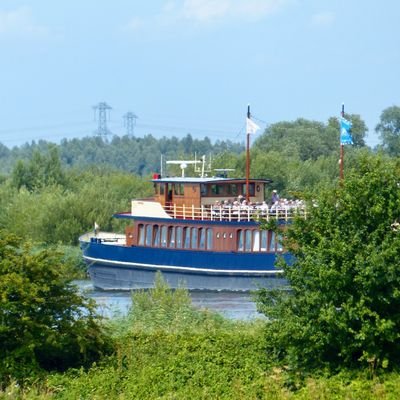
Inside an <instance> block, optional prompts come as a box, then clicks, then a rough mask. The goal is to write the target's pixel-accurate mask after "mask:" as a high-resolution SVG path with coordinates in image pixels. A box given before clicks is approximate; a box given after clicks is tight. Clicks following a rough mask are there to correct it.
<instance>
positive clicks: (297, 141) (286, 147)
mask: <svg viewBox="0 0 400 400" xmlns="http://www.w3.org/2000/svg"><path fill="white" fill-rule="evenodd" d="M338 139H339V130H338V128H335V129H332V127H331V126H330V125H328V126H326V125H325V124H323V123H321V122H316V121H308V120H306V119H302V118H299V119H297V120H296V121H293V122H285V121H284V122H278V123H276V124H273V125H271V126H269V127H268V128H267V129H266V131H265V132H264V134H263V135H262V136H260V137H259V138H258V139H257V140H256V141H255V142H254V147H257V148H258V149H259V150H260V151H276V152H280V153H282V154H285V155H287V156H290V157H291V158H298V159H300V160H302V161H305V160H309V159H311V160H316V159H317V158H318V157H320V156H322V155H328V154H331V153H332V152H334V151H338V150H337V149H338V145H337V143H338Z"/></svg>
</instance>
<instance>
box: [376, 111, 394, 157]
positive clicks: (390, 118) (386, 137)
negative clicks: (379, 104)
mask: <svg viewBox="0 0 400 400" xmlns="http://www.w3.org/2000/svg"><path fill="white" fill-rule="evenodd" d="M375 130H376V132H377V133H378V134H379V135H380V137H381V139H382V146H383V148H384V150H386V151H387V152H388V153H389V154H390V155H393V156H398V155H400V107H398V106H392V107H388V108H386V109H385V110H383V111H382V114H381V117H380V122H379V124H378V125H377V126H376V128H375Z"/></svg>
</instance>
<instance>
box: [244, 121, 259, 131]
mask: <svg viewBox="0 0 400 400" xmlns="http://www.w3.org/2000/svg"><path fill="white" fill-rule="evenodd" d="M259 129H260V127H259V126H258V125H257V124H256V123H254V122H253V121H252V120H251V119H250V118H246V133H250V134H253V133H256V132H257V131H258V130H259Z"/></svg>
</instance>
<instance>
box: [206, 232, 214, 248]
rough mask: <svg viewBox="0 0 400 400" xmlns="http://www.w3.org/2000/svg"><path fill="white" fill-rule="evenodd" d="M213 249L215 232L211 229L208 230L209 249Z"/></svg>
mask: <svg viewBox="0 0 400 400" xmlns="http://www.w3.org/2000/svg"><path fill="white" fill-rule="evenodd" d="M212 248H213V231H212V229H211V228H209V229H207V249H208V250H212Z"/></svg>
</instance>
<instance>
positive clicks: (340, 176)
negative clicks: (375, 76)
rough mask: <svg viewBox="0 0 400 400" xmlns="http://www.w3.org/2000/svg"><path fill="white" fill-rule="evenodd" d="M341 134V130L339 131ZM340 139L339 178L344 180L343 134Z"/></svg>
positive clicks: (342, 113)
mask: <svg viewBox="0 0 400 400" xmlns="http://www.w3.org/2000/svg"><path fill="white" fill-rule="evenodd" d="M341 115H342V118H344V103H342V112H341ZM339 135H341V132H340V133H339ZM339 140H340V161H339V164H340V172H339V178H340V181H341V182H343V180H344V172H343V171H344V144H343V143H342V140H341V136H339Z"/></svg>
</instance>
